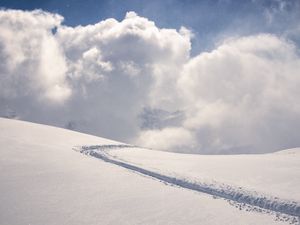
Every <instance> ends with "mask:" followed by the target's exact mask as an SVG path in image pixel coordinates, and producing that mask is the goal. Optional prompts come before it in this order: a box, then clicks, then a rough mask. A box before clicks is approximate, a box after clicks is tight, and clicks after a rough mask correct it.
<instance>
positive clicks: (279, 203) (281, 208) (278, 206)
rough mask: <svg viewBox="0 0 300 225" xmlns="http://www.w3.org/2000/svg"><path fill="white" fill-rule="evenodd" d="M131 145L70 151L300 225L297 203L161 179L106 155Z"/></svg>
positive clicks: (80, 147) (197, 183)
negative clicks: (270, 213) (273, 214)
mask: <svg viewBox="0 0 300 225" xmlns="http://www.w3.org/2000/svg"><path fill="white" fill-rule="evenodd" d="M133 147H135V146H132V145H125V144H120V145H93V146H79V147H74V148H73V149H74V150H75V151H79V152H81V153H83V154H85V155H90V156H93V157H96V158H98V159H101V160H103V161H105V162H108V163H111V164H115V165H117V166H120V167H123V168H126V169H129V170H131V171H134V172H137V173H140V174H143V175H146V176H150V177H152V178H155V179H158V180H160V181H162V182H164V183H167V184H171V185H176V186H179V187H182V188H185V189H189V190H193V191H197V192H202V193H206V194H209V195H212V196H214V197H220V198H223V199H226V200H228V201H229V202H230V203H231V204H233V202H234V203H236V207H237V208H239V209H243V208H245V207H246V205H248V206H252V207H259V208H261V209H263V210H268V211H271V212H274V213H276V219H278V220H288V221H290V224H295V223H297V222H300V203H299V202H295V201H288V200H283V199H279V198H277V197H269V196H264V195H262V194H259V193H257V192H249V191H246V190H243V189H242V188H240V187H239V188H234V187H231V186H228V185H223V184H222V185H216V184H215V183H211V184H208V183H200V182H192V181H189V180H188V179H184V178H178V177H172V176H169V175H164V174H161V173H158V172H154V171H150V170H147V169H144V168H142V167H139V166H135V165H132V164H130V163H128V162H125V161H121V160H119V159H116V158H114V157H112V156H110V155H109V154H108V151H109V150H110V149H116V148H118V149H119V148H133ZM246 208H247V209H246V210H247V211H260V212H262V210H261V209H249V207H246ZM280 213H283V214H286V215H288V216H290V218H287V217H286V216H280V215H279V214H280Z"/></svg>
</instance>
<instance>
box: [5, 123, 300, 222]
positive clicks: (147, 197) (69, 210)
mask: <svg viewBox="0 0 300 225" xmlns="http://www.w3.org/2000/svg"><path fill="white" fill-rule="evenodd" d="M103 146H104V147H103ZM74 150H77V151H82V150H84V151H82V152H83V153H86V154H87V153H88V154H91V155H93V153H98V155H94V156H103V157H107V158H102V160H99V159H98V158H99V157H98V158H95V157H87V156H86V155H84V154H80V153H78V152H76V151H74ZM0 151H1V152H0V154H1V157H0V180H1V185H0V193H1V194H0V224H1V225H2V224H3V225H6V224H7V225H11V224H13V225H14V224H16V225H17V224H31V225H34V224H44V225H45V224H72V225H73V224H74V225H77V224H78V225H79V224H80V225H82V224H89V225H92V224H130V225H132V224H205V225H206V224H208V225H209V224H243V225H244V224H256V225H257V224H288V223H290V222H293V223H297V220H298V219H297V218H296V217H292V216H289V215H284V214H279V213H272V211H263V210H261V209H259V208H256V207H253V206H251V205H248V206H247V205H245V204H238V203H236V202H235V201H232V200H226V199H223V198H216V197H213V195H211V194H205V193H202V192H199V191H192V190H190V189H189V188H184V187H178V186H176V185H172V183H171V182H169V185H168V183H167V181H164V180H163V179H158V178H154V177H153V176H151V174H150V175H145V174H143V173H142V172H143V171H134V168H137V167H138V168H142V169H144V170H145V171H150V170H151V171H152V170H153V171H154V172H157V173H158V172H159V174H162V175H164V176H165V177H168V176H171V175H172V176H174V177H178V179H179V180H180V179H181V180H183V178H185V179H189V180H190V179H195V180H196V181H202V179H203V180H206V181H209V182H211V181H214V180H215V181H216V182H220V183H222V182H224V183H225V184H227V183H228V184H229V185H233V186H241V187H242V188H245V190H248V189H252V188H253V189H254V190H258V191H261V192H263V193H266V194H270V195H272V196H273V195H275V197H276V195H278V196H279V197H280V198H284V199H289V200H296V201H298V200H299V198H298V197H299V196H298V192H295V193H293V192H294V191H295V190H297V189H296V188H297V187H299V163H298V165H296V164H297V163H296V161H293V160H294V158H299V157H298V154H297V151H296V153H295V154H285V153H281V154H279V153H278V154H270V155H265V156H262V157H265V158H263V159H265V161H264V162H265V164H266V166H265V167H262V166H261V165H262V164H263V161H262V162H261V163H260V164H257V166H258V168H257V171H255V170H254V172H253V174H254V176H252V175H253V174H251V172H250V171H251V168H252V169H254V168H255V165H253V163H257V162H260V161H259V159H260V158H259V157H261V156H218V157H219V158H218V157H217V156H201V157H200V156H193V155H182V154H172V153H164V152H159V151H150V150H145V149H136V148H132V147H130V146H127V145H124V144H122V143H118V142H114V141H111V140H107V139H103V138H99V137H94V136H89V135H85V134H81V133H77V132H73V131H69V130H64V129H60V128H54V127H49V126H44V125H38V124H32V123H28V122H22V121H15V120H9V119H0ZM287 155H294V157H288V156H287ZM226 157H228V158H226ZM236 157H237V159H236ZM238 157H241V158H238ZM248 157H250V158H248ZM251 157H254V158H253V159H251ZM255 157H257V158H255ZM276 157H278V161H276V160H275V161H276V162H277V164H276V165H274V166H273V167H272V166H271V167H270V168H271V169H270V171H268V170H267V169H266V168H268V167H267V163H274V160H273V158H276ZM100 158H101V157H100ZM105 159H106V160H105ZM107 159H110V160H112V161H113V160H115V161H117V162H121V163H123V164H125V165H131V166H133V167H132V168H131V169H130V168H126V167H124V166H122V164H120V165H118V164H115V163H112V162H109V161H108V160H107ZM279 159H282V160H281V161H280V160H279ZM243 160H244V161H245V162H243ZM251 160H252V161H251ZM105 161H106V162H105ZM238 162H239V163H240V165H241V166H240V167H238V165H239V164H238ZM199 163H200V164H201V165H199ZM230 165H232V167H231V166H230ZM270 165H272V164H270ZM134 166H135V167H134ZM278 166H281V169H278V170H275V171H273V169H272V168H277V167H278ZM248 167H249V169H247V168H248ZM238 168H243V169H240V171H239V170H238ZM227 169H228V172H226V171H225V170H227ZM260 169H263V171H261V176H262V178H261V179H267V178H268V177H266V176H269V179H270V180H271V181H268V180H266V185H263V184H262V183H263V182H262V181H259V180H257V179H258V175H257V174H258V171H259V170H260ZM284 170H286V172H282V174H284V176H287V177H286V178H282V177H281V176H283V175H282V174H281V173H279V174H278V175H279V176H280V177H281V178H280V177H279V178H276V177H275V176H274V175H276V174H277V173H278V172H279V171H284ZM272 171H273V172H272ZM230 174H231V175H230ZM141 175H142V176H141ZM243 178H244V179H243ZM189 180H188V181H189ZM243 180H244V181H243ZM252 180H253V181H252ZM243 182H244V183H243ZM285 182H290V183H289V184H286V183H285ZM268 184H271V185H272V186H271V187H269V189H267V188H265V186H267V185H268ZM274 185H275V186H274ZM276 185H277V186H276ZM293 185H296V186H295V187H293V188H292V187H291V186H293ZM297 185H298V186H297Z"/></svg>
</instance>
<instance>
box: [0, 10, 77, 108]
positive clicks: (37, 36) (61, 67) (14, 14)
mask: <svg viewBox="0 0 300 225" xmlns="http://www.w3.org/2000/svg"><path fill="white" fill-rule="evenodd" d="M62 19H63V18H62V17H61V16H59V15H56V14H50V13H46V12H43V11H40V10H35V11H32V12H23V11H18V10H7V11H4V10H1V11H0V29H1V32H0V46H1V48H0V49H1V50H0V51H1V52H0V57H1V63H0V71H1V77H0V79H1V87H0V92H1V97H4V98H17V97H20V96H23V97H26V96H31V97H30V98H35V99H37V100H42V99H43V98H46V99H48V100H50V101H53V102H62V101H64V100H65V99H67V98H68V97H69V96H70V95H71V89H70V88H69V87H68V85H67V83H66V75H65V72H66V69H67V68H66V63H65V58H64V54H63V52H62V51H61V49H60V46H59V45H58V43H57V41H56V39H55V37H54V36H53V35H52V33H51V32H52V29H53V28H55V27H56V26H58V25H59V24H60V23H61V21H62Z"/></svg>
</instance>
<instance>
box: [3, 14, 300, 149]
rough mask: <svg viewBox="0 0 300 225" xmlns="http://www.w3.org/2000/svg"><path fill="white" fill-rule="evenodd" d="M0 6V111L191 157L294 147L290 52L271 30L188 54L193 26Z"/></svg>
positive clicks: (294, 53) (293, 51)
mask: <svg viewBox="0 0 300 225" xmlns="http://www.w3.org/2000/svg"><path fill="white" fill-rule="evenodd" d="M62 22H63V18H62V17H61V16H60V15H57V14H51V13H47V12H44V11H41V10H35V11H30V12H29V11H18V10H1V11H0V31H1V32H0V46H1V48H0V59H1V60H0V104H1V108H0V113H1V114H2V115H4V116H10V115H14V116H16V117H19V118H20V119H25V120H30V121H34V122H41V123H47V124H52V125H56V126H61V127H68V128H70V129H75V130H79V131H82V132H87V133H91V134H96V135H99V136H104V137H109V138H112V139H117V140H122V141H126V142H131V143H133V144H138V145H144V146H147V147H152V148H158V149H164V150H170V151H172V150H173V151H183V152H195V153H226V152H233V153H238V152H266V151H274V150H276V149H280V148H286V147H294V146H299V145H300V141H299V140H300V138H299V135H298V133H297V130H299V128H300V122H298V121H300V118H299V117H300V107H299V105H298V104H297V101H298V99H299V97H300V92H299V91H298V87H299V85H300V84H299V82H300V77H299V76H298V75H299V74H298V71H300V61H299V60H300V59H299V52H298V51H299V50H298V48H297V46H296V45H294V44H293V42H291V41H289V40H288V39H283V38H280V37H277V36H275V35H271V34H261V35H254V36H247V37H235V38H229V39H226V40H224V41H223V42H222V43H221V44H219V46H218V47H216V48H215V49H213V50H212V51H211V52H203V53H200V54H199V55H197V56H195V57H191V56H190V51H191V39H192V38H195V37H194V34H193V32H192V31H190V30H189V29H187V28H184V27H182V28H181V29H180V30H175V29H165V28H159V27H157V26H156V24H155V23H154V22H153V21H150V20H148V19H147V18H144V17H141V16H139V15H137V14H136V13H134V12H128V13H127V14H126V16H125V18H124V19H123V20H122V21H117V20H115V19H113V18H110V19H106V20H103V21H100V22H99V23H96V24H92V25H88V26H77V27H69V26H66V25H63V24H62Z"/></svg>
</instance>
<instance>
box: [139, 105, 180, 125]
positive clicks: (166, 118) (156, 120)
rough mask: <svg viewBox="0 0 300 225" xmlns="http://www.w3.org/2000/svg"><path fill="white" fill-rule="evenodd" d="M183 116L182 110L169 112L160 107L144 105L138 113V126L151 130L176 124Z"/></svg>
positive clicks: (178, 123)
mask: <svg viewBox="0 0 300 225" xmlns="http://www.w3.org/2000/svg"><path fill="white" fill-rule="evenodd" d="M184 117H185V115H184V112H183V111H179V110H177V111H174V112H169V111H166V110H162V109H157V108H148V107H145V108H144V109H143V111H142V112H141V114H140V115H139V119H140V127H141V128H142V129H143V130H153V129H162V128H164V127H170V126H178V125H180V123H181V121H182V120H183V119H184Z"/></svg>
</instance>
